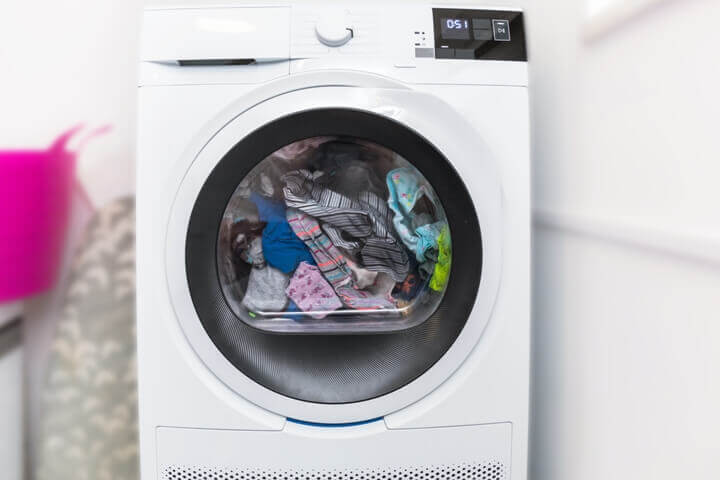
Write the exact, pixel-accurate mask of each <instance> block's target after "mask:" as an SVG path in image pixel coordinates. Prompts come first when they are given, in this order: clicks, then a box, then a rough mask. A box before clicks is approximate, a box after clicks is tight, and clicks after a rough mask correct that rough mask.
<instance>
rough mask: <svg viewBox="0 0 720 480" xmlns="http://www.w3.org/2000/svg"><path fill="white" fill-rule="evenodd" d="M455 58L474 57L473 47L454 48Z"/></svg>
mask: <svg viewBox="0 0 720 480" xmlns="http://www.w3.org/2000/svg"><path fill="white" fill-rule="evenodd" d="M455 58H471V59H473V60H474V59H475V49H474V48H456V49H455Z"/></svg>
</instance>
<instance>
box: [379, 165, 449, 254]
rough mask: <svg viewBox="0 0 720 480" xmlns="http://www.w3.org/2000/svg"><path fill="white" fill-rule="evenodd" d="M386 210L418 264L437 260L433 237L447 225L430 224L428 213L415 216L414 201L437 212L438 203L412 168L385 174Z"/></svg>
mask: <svg viewBox="0 0 720 480" xmlns="http://www.w3.org/2000/svg"><path fill="white" fill-rule="evenodd" d="M386 182H387V187H388V191H389V192H390V196H389V198H388V206H389V207H390V209H391V210H392V211H393V213H394V217H393V225H394V226H395V231H396V232H397V234H398V236H399V237H400V239H401V240H402V242H403V243H404V244H405V246H406V247H407V248H408V249H409V250H410V251H412V252H413V253H414V254H415V258H416V259H417V261H418V262H419V263H420V264H423V263H426V262H434V261H435V260H437V248H438V244H437V237H438V235H440V231H441V230H442V228H443V227H444V226H446V225H447V223H446V222H444V221H439V222H434V223H431V222H432V217H431V216H430V215H429V214H428V213H425V212H423V213H416V212H415V211H413V210H414V208H415V206H416V205H417V203H418V201H419V200H420V199H421V198H423V197H426V198H427V200H428V201H429V202H430V203H431V204H432V206H433V208H434V209H435V211H436V212H437V210H438V206H439V203H438V201H437V199H436V198H435V195H434V193H433V191H432V188H430V185H428V183H427V181H426V180H425V179H424V178H423V177H422V175H420V173H419V172H418V171H417V170H415V169H414V168H397V169H395V170H392V171H391V172H389V173H388V174H387V178H386Z"/></svg>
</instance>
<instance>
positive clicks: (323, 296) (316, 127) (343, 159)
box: [185, 108, 483, 404]
mask: <svg viewBox="0 0 720 480" xmlns="http://www.w3.org/2000/svg"><path fill="white" fill-rule="evenodd" d="M206 175H207V177H206V178H205V179H204V183H203V184H202V187H201V188H200V190H199V192H198V193H197V195H196V197H195V200H194V205H193V207H192V212H191V213H190V214H189V222H188V223H187V234H186V238H185V272H186V276H187V287H188V291H189V294H190V299H191V301H192V305H193V307H194V309H195V312H196V313H197V317H198V319H199V321H200V324H201V326H202V329H203V330H204V335H206V337H207V338H209V339H210V340H211V341H212V343H213V344H214V347H215V348H216V349H217V350H218V351H219V352H220V353H221V354H222V355H223V356H224V357H225V359H226V360H227V361H228V362H229V364H230V365H232V367H234V368H235V369H237V370H239V371H240V372H241V373H242V374H243V376H244V377H245V378H248V379H250V380H252V381H253V382H255V383H256V384H259V385H260V386H262V387H265V389H268V390H270V391H272V392H274V393H277V394H280V395H282V396H284V397H288V398H290V399H293V400H301V401H304V402H313V403H321V404H344V403H354V402H362V401H366V400H370V399H375V398H377V397H380V396H382V395H386V394H388V393H391V392H394V391H395V390H398V389H401V388H402V387H404V386H406V385H408V384H409V383H410V382H412V381H413V380H415V379H417V378H418V377H420V376H421V375H422V374H423V373H425V372H426V371H427V370H428V369H430V368H431V367H432V366H433V365H434V364H435V363H436V362H438V361H439V360H440V359H441V358H442V357H443V355H445V353H446V352H448V350H449V349H450V348H451V347H452V346H453V344H454V343H455V341H456V339H458V337H459V336H460V333H461V332H462V331H463V328H464V327H465V324H466V322H467V321H468V319H469V318H470V314H471V312H472V310H473V306H474V305H475V299H476V296H477V295H478V290H479V287H480V277H481V270H482V265H483V250H482V245H483V242H482V237H481V234H480V225H479V222H478V217H477V214H476V211H475V207H474V204H473V201H472V199H471V197H470V194H469V192H468V190H467V188H466V187H465V184H464V182H463V180H462V179H461V178H460V176H459V175H458V173H457V172H456V171H455V169H454V168H453V167H452V165H451V164H450V162H449V161H448V160H447V159H446V158H445V157H444V156H443V155H442V153H441V152H439V151H438V150H437V149H436V148H435V147H434V146H433V145H432V144H430V143H429V142H428V141H427V140H425V139H424V138H423V137H422V136H420V135H419V134H418V133H416V132H415V131H413V130H411V129H410V128H408V127H406V126H404V125H402V124H400V123H398V122H396V121H394V120H391V119H389V118H387V117H383V116H381V115H378V114H374V113H369V112H364V111H358V110H351V109H335V108H333V109H330V108H328V109H314V110H306V111H301V112H297V113H293V114H289V115H286V116H283V117H280V118H277V119H276V120H274V121H271V122H269V123H267V124H265V125H263V126H261V127H260V128H257V129H256V130H254V131H252V132H250V133H248V134H246V135H245V136H243V137H242V138H241V139H238V141H237V143H236V144H235V145H234V146H232V148H230V149H229V150H227V151H226V153H224V156H223V157H222V158H220V159H218V160H217V162H216V164H214V167H213V168H212V170H211V171H210V172H209V173H207V174H206Z"/></svg>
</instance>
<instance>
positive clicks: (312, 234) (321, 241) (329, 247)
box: [286, 208, 352, 289]
mask: <svg viewBox="0 0 720 480" xmlns="http://www.w3.org/2000/svg"><path fill="white" fill-rule="evenodd" d="M286 218H287V221H288V223H289V224H290V228H292V231H293V232H295V235H297V237H298V238H299V239H300V240H302V241H303V242H304V243H305V245H307V247H308V248H309V249H310V253H311V254H312V256H313V258H314V259H315V263H317V266H318V268H319V269H320V272H322V274H323V276H324V277H325V279H326V280H327V281H328V282H330V285H332V287H333V288H335V289H337V288H338V287H341V286H343V285H347V284H348V283H351V282H352V271H351V270H350V267H348V265H347V263H346V262H345V258H344V257H343V255H342V253H340V251H339V250H338V249H337V248H335V245H333V244H332V243H331V242H330V239H329V238H328V237H327V235H325V234H324V233H323V231H322V230H321V229H320V224H319V223H318V222H317V220H315V219H314V218H312V217H309V216H307V215H305V214H304V213H303V212H301V211H300V210H297V209H295V208H288V209H287V212H286Z"/></svg>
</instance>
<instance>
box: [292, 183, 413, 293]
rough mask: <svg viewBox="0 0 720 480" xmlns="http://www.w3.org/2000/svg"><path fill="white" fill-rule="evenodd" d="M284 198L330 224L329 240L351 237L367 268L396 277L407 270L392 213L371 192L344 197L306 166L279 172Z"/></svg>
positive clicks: (403, 274)
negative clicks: (395, 234) (394, 229)
mask: <svg viewBox="0 0 720 480" xmlns="http://www.w3.org/2000/svg"><path fill="white" fill-rule="evenodd" d="M283 181H284V182H285V188H284V189H283V192H284V194H285V202H286V203H287V205H288V207H293V208H297V209H298V210H301V211H302V212H304V213H306V214H308V215H310V216H312V217H315V218H317V219H318V220H321V221H323V222H325V223H327V224H329V225H330V226H331V228H330V230H329V231H328V230H326V232H327V233H328V236H330V238H331V240H332V241H333V243H335V242H338V243H336V245H337V246H343V247H344V246H345V245H343V244H342V243H341V242H340V240H339V239H338V238H337V237H339V236H340V232H341V233H342V234H343V235H348V236H350V237H354V239H352V240H350V241H352V242H358V243H357V245H358V246H359V247H360V248H359V254H360V257H361V259H362V263H363V265H364V266H365V268H367V269H368V270H373V271H377V272H385V273H388V274H390V275H391V276H392V277H393V278H395V280H396V281H402V280H403V279H404V278H405V276H406V275H407V273H408V269H409V266H408V256H407V251H406V249H405V247H404V246H403V245H402V244H401V243H399V242H398V241H397V239H396V238H395V236H394V235H393V234H392V230H391V228H392V227H391V226H390V225H391V222H392V213H391V212H390V211H389V210H388V208H387V204H386V203H385V202H384V201H383V200H381V199H380V197H378V196H377V195H375V194H374V193H372V192H368V191H365V192H360V193H359V194H358V195H357V196H356V197H353V198H351V197H348V196H346V195H343V194H341V193H338V192H336V191H334V190H332V189H330V188H328V187H327V185H326V184H324V183H323V179H322V178H320V179H317V178H316V177H315V175H313V174H312V173H310V172H309V171H307V170H295V171H292V172H289V173H287V174H285V175H284V176H283Z"/></svg>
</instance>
